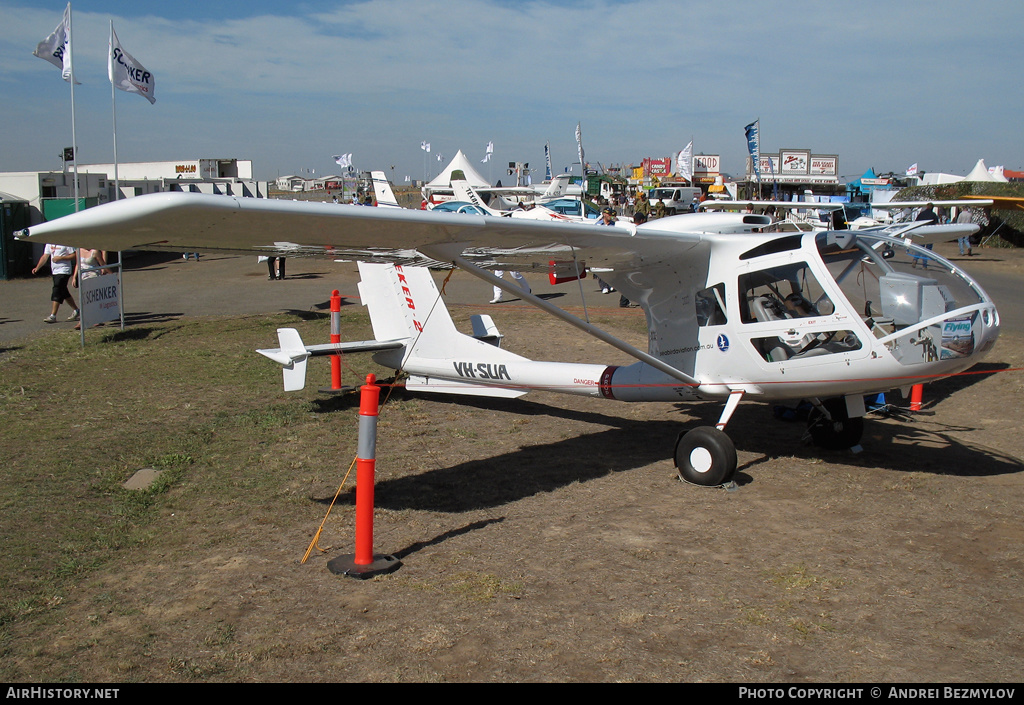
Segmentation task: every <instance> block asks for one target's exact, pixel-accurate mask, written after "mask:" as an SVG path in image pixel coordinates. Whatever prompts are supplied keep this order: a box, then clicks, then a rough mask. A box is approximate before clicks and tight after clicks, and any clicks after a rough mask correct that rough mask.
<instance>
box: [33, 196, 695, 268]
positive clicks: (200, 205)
mask: <svg viewBox="0 0 1024 705" xmlns="http://www.w3.org/2000/svg"><path fill="white" fill-rule="evenodd" d="M20 237H21V238H22V239H25V238H27V239H30V240H34V241H39V242H57V243H61V244H65V245H71V246H75V247H88V248H97V249H104V250H158V251H167V252H231V253H257V254H275V253H281V254H285V255H287V256H299V255H320V256H327V257H331V258H334V259H352V260H362V261H383V262H398V263H406V264H415V262H410V261H409V257H410V252H413V254H415V252H414V251H416V250H429V256H430V257H433V258H435V259H442V256H443V255H446V254H448V253H452V254H463V255H464V256H466V257H467V258H470V259H472V258H475V257H479V258H481V266H489V267H503V265H505V264H510V265H511V264H514V265H516V267H515V268H517V269H532V268H536V269H541V268H543V269H544V270H545V271H546V269H547V266H548V263H549V262H550V260H551V259H552V258H553V257H554V256H556V254H557V255H558V256H561V257H562V258H564V257H566V256H571V251H572V250H573V249H577V250H578V249H585V250H586V257H587V260H588V263H590V264H596V265H598V266H600V265H604V266H609V267H625V266H639V264H640V263H641V262H642V263H643V265H644V266H645V267H650V266H654V265H657V263H658V262H663V261H673V262H674V261H677V260H678V259H679V258H680V257H684V256H685V253H686V252H687V251H688V250H690V249H692V248H694V247H696V246H697V245H699V244H700V243H701V242H702V241H703V239H704V238H703V236H702V235H701V234H700V233H679V232H669V231H659V230H657V229H654V228H650V227H648V228H645V229H643V231H642V232H638V231H636V230H635V229H633V228H629V227H601V226H597V225H591V224H589V223H588V224H579V223H564V222H547V221H530V220H519V219H510V218H495V217H487V216H476V215H469V214H456V213H436V212H428V211H418V210H406V209H397V208H367V207H365V206H349V205H337V204H331V203H307V202H301V201H285V200H273V199H262V198H261V199H257V198H236V197H233V196H219V195H209V194H198V193H183V192H168V193H156V194H149V195H145V196H137V197H134V198H127V199H124V200H121V201H116V202H113V203H107V204H104V205H102V206H98V207H95V208H90V209H87V210H84V211H80V212H78V213H73V214H71V215H67V216H64V217H62V218H58V219H56V220H53V221H50V222H47V223H42V224H40V225H36V226H32V227H31V228H29V229H28V230H26V231H23V232H22V234H21V236H20ZM504 268H512V267H504Z"/></svg>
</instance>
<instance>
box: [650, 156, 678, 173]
mask: <svg viewBox="0 0 1024 705" xmlns="http://www.w3.org/2000/svg"><path fill="white" fill-rule="evenodd" d="M644 171H645V172H647V175H648V176H658V177H664V176H668V175H669V174H671V173H672V160H671V159H669V158H667V157H666V158H664V159H651V158H650V157H647V158H646V159H644Z"/></svg>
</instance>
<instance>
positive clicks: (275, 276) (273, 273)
mask: <svg viewBox="0 0 1024 705" xmlns="http://www.w3.org/2000/svg"><path fill="white" fill-rule="evenodd" d="M275 264H276V268H275ZM267 269H268V270H269V273H270V276H268V277H267V279H269V280H270V281H275V280H277V281H281V280H283V279H284V257H267Z"/></svg>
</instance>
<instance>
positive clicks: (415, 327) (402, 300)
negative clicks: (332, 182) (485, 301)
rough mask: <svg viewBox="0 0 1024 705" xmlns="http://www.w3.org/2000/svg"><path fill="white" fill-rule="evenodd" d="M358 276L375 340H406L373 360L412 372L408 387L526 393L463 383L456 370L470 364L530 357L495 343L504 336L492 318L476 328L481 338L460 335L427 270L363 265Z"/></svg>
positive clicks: (506, 394) (452, 391) (450, 391)
mask: <svg viewBox="0 0 1024 705" xmlns="http://www.w3.org/2000/svg"><path fill="white" fill-rule="evenodd" d="M359 276H360V279H361V281H360V282H359V296H360V298H361V299H362V302H363V304H364V305H365V306H366V307H367V308H368V309H369V313H370V324H371V325H372V326H373V334H374V337H375V338H376V339H377V340H395V339H399V338H403V339H405V341H406V344H405V345H404V346H403V347H402V349H401V350H387V351H382V352H379V353H377V354H375V355H374V360H375V361H376V362H378V363H379V364H381V365H385V366H387V367H392V368H394V369H400V368H401V369H404V370H405V371H406V372H408V373H409V380H408V382H407V383H406V387H407V388H408V389H420V390H425V391H434V392H441V393H448V394H477V395H485V396H501V397H514V396H520V395H522V394H525V393H526V392H525V391H524V390H519V389H515V390H510V389H502V388H500V387H497V386H495V385H486V384H473V383H468V382H464V381H462V380H461V379H459V377H460V375H459V374H458V370H459V369H465V365H468V364H470V363H472V364H473V365H478V364H481V363H482V364H485V365H486V364H492V365H497V364H507V363H510V362H524V361H527V359H526V358H524V357H521V356H519V355H516V354H514V353H511V352H508V351H507V350H502V349H501V348H500V347H498V346H497V345H495V344H494V343H495V341H496V340H500V337H501V336H500V333H498V331H497V328H496V327H495V326H494V325H493V322H491V321H489V320H488V321H482V322H481V323H477V324H476V325H475V328H476V329H477V330H476V334H477V335H478V336H479V337H472V336H468V335H465V334H463V333H460V332H459V331H458V329H456V327H455V323H454V322H453V321H452V317H451V314H450V313H449V312H448V308H447V307H446V306H445V304H444V301H443V300H442V299H441V293H440V292H439V291H438V290H437V285H436V284H435V283H434V278H433V277H432V276H431V274H430V270H429V269H427V268H426V267H401V266H399V265H393V264H376V263H367V262H360V263H359ZM488 323H490V325H487V324H488ZM460 366H462V367H460ZM453 378H454V379H453Z"/></svg>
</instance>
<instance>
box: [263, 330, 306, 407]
mask: <svg viewBox="0 0 1024 705" xmlns="http://www.w3.org/2000/svg"><path fill="white" fill-rule="evenodd" d="M277 340H278V342H279V343H280V345H281V347H280V348H275V349H268V350H257V351H256V352H258V353H259V354H260V355H263V356H264V357H268V358H270V359H271V360H273V361H274V362H276V363H277V364H279V365H281V366H282V367H283V368H284V391H286V392H296V391H298V390H300V389H302V388H303V387H305V386H306V361H307V360H308V359H309V352H308V351H307V350H306V346H305V345H304V344H303V342H302V338H301V337H300V336H299V332H298V331H297V330H295V329H294V328H278V329H277Z"/></svg>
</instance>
